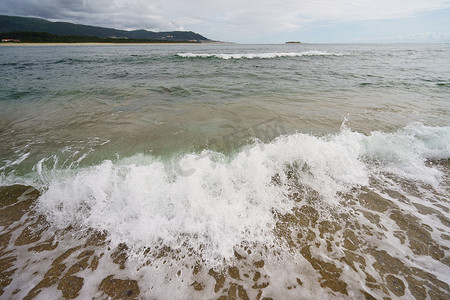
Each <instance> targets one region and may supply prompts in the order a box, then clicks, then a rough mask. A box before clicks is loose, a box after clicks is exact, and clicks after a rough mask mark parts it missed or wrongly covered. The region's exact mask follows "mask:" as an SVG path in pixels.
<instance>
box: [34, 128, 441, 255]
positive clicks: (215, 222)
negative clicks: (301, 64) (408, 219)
mask: <svg viewBox="0 0 450 300" xmlns="http://www.w3.org/2000/svg"><path fill="white" fill-rule="evenodd" d="M449 145H450V129H449V128H448V127H429V126H424V125H422V124H420V123H413V124H410V125H409V126H407V127H405V128H403V129H401V130H399V131H397V132H393V133H382V132H373V133H372V134H371V135H369V136H366V135H364V134H361V133H358V132H353V131H351V130H350V129H346V128H343V129H342V131H341V132H339V133H337V134H335V135H329V136H325V137H315V136H312V135H308V134H300V133H298V134H293V135H289V136H282V137H279V138H277V139H276V140H274V141H273V142H271V143H267V144H262V143H256V144H254V145H251V146H247V147H246V148H244V149H243V150H242V151H241V152H239V153H237V154H236V155H235V156H234V157H231V158H227V157H225V156H223V155H221V154H220V153H216V152H212V151H207V150H204V151H203V152H201V153H199V154H193V153H192V154H186V155H183V156H181V157H180V158H179V159H178V160H174V161H162V160H158V159H156V158H154V157H152V156H144V155H136V156H134V157H130V158H127V159H124V160H121V161H119V162H118V163H112V162H111V161H109V160H107V161H104V162H102V163H101V164H99V165H97V166H92V167H88V168H81V169H76V170H58V171H55V170H52V172H47V173H46V172H45V170H41V169H40V168H37V169H38V171H39V172H38V173H39V176H40V177H41V178H42V179H46V180H47V184H46V187H45V191H44V193H43V195H42V196H41V197H40V199H39V202H38V206H37V208H38V210H39V211H40V212H42V213H44V214H45V215H46V216H47V218H48V219H49V220H50V221H51V222H53V224H54V225H55V226H56V227H57V228H65V227H66V226H68V225H69V224H72V225H74V226H75V227H79V228H85V229H86V228H95V229H98V230H100V231H103V230H105V231H107V232H108V233H109V238H111V242H112V243H113V245H114V244H115V245H117V244H118V243H121V242H125V243H127V245H129V246H131V247H132V248H136V249H139V248H140V247H145V246H152V245H159V244H161V243H163V244H165V245H167V246H170V247H171V248H172V249H180V247H181V246H180V245H182V244H183V243H185V246H183V247H186V248H193V249H194V250H195V249H197V250H198V251H200V248H201V249H202V250H201V251H200V252H201V253H202V255H203V258H204V259H206V260H207V261H209V262H211V263H214V262H215V261H221V260H222V259H229V258H231V257H232V256H233V247H234V246H236V245H239V244H240V243H241V242H242V241H247V242H249V243H258V244H262V245H265V244H270V245H271V244H273V242H274V234H273V229H274V226H275V224H276V219H275V218H274V214H273V212H274V211H276V212H280V213H284V212H288V211H290V209H291V208H292V207H293V205H294V203H292V201H289V200H287V197H286V194H287V193H288V185H287V183H288V181H289V179H288V177H287V175H286V173H285V171H286V168H287V167H288V166H290V168H293V169H294V170H295V172H297V173H298V175H299V176H298V178H299V181H300V182H299V183H300V184H301V185H303V186H308V187H309V188H311V189H313V190H315V191H317V192H318V193H319V194H320V196H321V199H322V201H323V202H324V203H326V204H327V205H336V204H337V203H338V202H339V198H338V197H337V196H336V195H337V192H346V191H348V190H350V189H351V188H352V187H357V186H364V185H368V183H369V178H370V176H371V172H388V173H391V174H394V175H396V176H400V177H406V178H408V179H414V180H421V181H423V182H426V183H430V184H433V185H439V182H440V178H441V175H442V174H441V171H439V170H438V169H437V168H433V167H432V166H427V165H426V163H425V161H426V159H428V158H448V157H450V147H449ZM38 167H39V164H38ZM277 174H278V175H279V176H280V177H279V181H280V182H281V184H274V182H273V177H274V176H275V175H277Z"/></svg>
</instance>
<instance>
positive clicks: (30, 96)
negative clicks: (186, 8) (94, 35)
mask: <svg viewBox="0 0 450 300" xmlns="http://www.w3.org/2000/svg"><path fill="white" fill-rule="evenodd" d="M0 54H1V59H0V68H1V72H0V185H1V186H3V188H2V189H3V191H4V192H3V195H8V194H12V193H13V189H14V188H13V187H14V186H16V185H18V184H19V185H24V186H27V187H28V186H30V187H33V188H35V189H37V190H38V191H39V194H37V196H35V198H36V199H35V200H33V203H32V204H31V205H30V206H29V208H27V209H26V210H25V211H24V212H23V213H24V215H23V217H20V218H18V219H15V221H14V222H9V223H8V222H7V221H3V222H2V224H1V225H2V227H0V228H1V230H2V231H1V233H2V234H3V236H4V237H8V239H7V240H6V242H5V244H4V247H3V250H2V251H3V253H2V257H4V258H5V259H6V260H8V259H9V261H13V263H11V264H10V265H7V266H6V265H5V266H6V267H5V268H3V269H4V270H3V272H4V274H3V275H2V276H4V277H5V278H7V280H5V282H8V280H9V283H8V285H5V286H4V287H3V290H2V291H3V293H4V296H6V297H7V298H17V299H19V298H23V297H25V296H28V297H32V296H36V297H37V298H39V297H41V298H42V299H44V298H46V297H51V298H60V297H63V296H64V297H66V298H70V297H76V296H78V297H79V298H80V299H83V298H86V297H87V298H93V297H94V298H99V299H102V298H104V297H108V296H112V297H113V296H114V291H111V290H108V288H107V286H108V284H107V283H108V282H109V283H110V285H112V286H114V285H120V284H122V285H123V284H125V283H126V284H128V285H130V284H131V283H130V282H133V285H132V286H133V287H134V288H128V289H126V291H125V292H127V293H128V294H127V295H125V296H126V297H131V298H133V297H140V298H143V299H149V298H156V299H193V298H198V299H217V298H220V297H221V296H223V297H228V298H241V299H246V297H249V298H250V299H263V298H265V297H267V298H269V297H270V298H273V299H311V298H314V297H323V298H330V299H334V298H364V297H368V298H370V297H375V298H380V297H386V296H388V297H393V298H396V297H406V298H411V297H415V298H417V299H421V298H425V297H427V296H429V297H431V298H432V299H433V298H436V299H437V298H439V297H444V298H445V297H448V295H449V294H450V290H449V286H448V282H449V281H450V275H449V274H450V268H449V266H450V259H449V254H450V252H449V247H450V242H449V240H450V233H449V226H450V220H449V208H450V205H449V197H448V194H449V163H448V162H449V158H450V122H449V120H450V117H449V115H450V46H449V45H448V44H400V45H396V44H385V45H375V44H367V45H365V44H355V45H312V44H311V45H309V44H295V45H234V44H205V45H203V44H202V45H196V44H193V45H117V46H110V45H99V46H83V45H73V46H56V45H54V46H15V47H0ZM8 186H9V188H8ZM8 189H9V190H8ZM30 191H31V190H28V193H30ZM4 197H6V196H4ZM5 199H6V198H5ZM20 199H26V193H25V194H24V195H22V198H19V200H20ZM0 201H2V200H0ZM3 201H4V202H5V201H6V200H3ZM23 201H25V200H22V202H23ZM5 203H6V202H5ZM8 203H9V202H8ZM3 206H4V208H3V210H4V214H6V211H7V210H8V209H9V210H8V214H10V213H11V211H12V209H13V208H12V206H11V205H10V204H3ZM5 216H6V215H5ZM5 218H6V217H5ZM5 220H6V219H5ZM21 226H22V227H21ZM27 226H28V227H27ZM27 228H28V229H27ZM26 230H28V231H26ZM24 232H25V233H24ZM30 232H31V233H30ZM27 234H28V236H30V238H29V239H28V240H26V239H25V238H24V236H27ZM33 236H34V238H33ZM92 239H94V240H96V241H97V242H94V243H92ZM24 240H26V241H24ZM43 245H44V246H45V247H44V246H43ZM40 246H41V247H40ZM47 246H48V247H47ZM39 247H40V248H39ZM46 247H47V248H48V249H44V248H46ZM83 251H84V252H83ZM83 253H86V254H85V255H84V254H83ZM61 255H62V256H61ZM83 257H84V258H83ZM86 257H87V258H86ZM83 259H84V260H83ZM94 261H96V264H95V263H94ZM55 262H57V264H56V265H57V266H62V265H64V268H62V267H61V269H62V271H61V272H59V273H58V272H56V275H54V274H53V273H52V272H54V270H53V269H52V267H54V266H55ZM88 264H89V266H90V267H87V266H88ZM71 265H72V267H71V268H69V267H70V266H71ZM77 265H78V266H80V267H78V269H77V268H74V267H73V266H77ZM93 265H95V267H94V266H93ZM75 269H76V270H75ZM52 270H53V271H52ZM74 270H75V271H74ZM52 274H53V275H52ZM110 275H112V276H113V278H115V279H114V280H119V281H114V280H113V281H111V278H112V277H108V276H110ZM51 276H53V277H51ZM50 277H51V278H53V279H52V280H50V279H48V278H50ZM75 277H76V278H80V279H76V278H75ZM74 278H75V279H74ZM108 278H109V279H108ZM46 280H47V281H46ZM70 280H72V281H70ZM105 280H106V281H105ZM108 280H109V281H108ZM120 280H129V281H127V282H125V281H120ZM68 282H69V283H70V282H77V283H80V282H81V285H80V284H78V285H77V286H79V288H78V289H76V291H75V292H74V293H73V294H70V293H69V292H67V290H66V288H65V286H64V283H68ZM105 282H106V283H105ZM124 282H125V283H124ZM136 286H138V287H139V288H138V290H139V292H138V293H137V288H136ZM69 295H71V296H69ZM125 296H124V297H125Z"/></svg>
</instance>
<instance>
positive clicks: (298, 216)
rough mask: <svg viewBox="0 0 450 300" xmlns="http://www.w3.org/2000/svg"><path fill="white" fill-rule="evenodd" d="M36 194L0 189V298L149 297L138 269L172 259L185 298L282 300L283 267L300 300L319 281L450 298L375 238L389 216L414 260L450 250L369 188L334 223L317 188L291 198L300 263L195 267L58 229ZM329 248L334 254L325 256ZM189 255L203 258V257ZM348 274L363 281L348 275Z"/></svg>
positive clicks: (240, 257)
mask: <svg viewBox="0 0 450 300" xmlns="http://www.w3.org/2000/svg"><path fill="white" fill-rule="evenodd" d="M274 181H276V178H274ZM385 192H386V193H388V194H391V196H392V197H397V199H398V200H399V201H401V202H408V201H409V200H408V199H405V198H404V197H402V196H401V195H400V194H398V193H397V194H396V192H395V191H388V190H386V191H385ZM38 197H39V192H38V191H37V190H35V189H34V188H32V187H27V186H20V185H16V186H10V187H1V188H0V199H1V200H0V226H1V228H2V229H1V235H0V295H3V297H6V298H8V299H16V298H17V299H19V298H23V299H33V298H34V297H36V296H38V295H40V296H42V295H53V296H55V295H57V297H62V298H64V299H73V298H77V297H80V299H82V298H85V297H89V298H92V299H105V298H107V297H111V298H112V299H145V298H146V295H147V293H146V292H148V291H149V290H152V289H157V286H154V285H152V284H155V283H154V282H149V280H148V278H146V277H145V276H142V273H139V272H140V270H143V269H145V268H152V267H155V266H156V268H158V265H159V266H161V267H163V266H164V265H165V264H166V262H167V264H168V263H169V262H171V264H170V267H171V268H172V270H178V271H174V272H173V273H172V274H167V277H166V280H169V281H170V280H177V278H179V277H180V276H181V274H183V276H182V277H183V278H189V281H184V282H183V280H181V281H180V284H181V285H185V287H186V288H187V290H188V291H189V294H186V297H187V298H191V297H195V298H207V299H277V293H279V292H280V290H279V284H278V287H277V288H278V291H277V290H273V289H271V285H277V283H276V281H277V278H271V276H270V274H271V272H270V268H273V266H274V265H275V266H276V265H277V264H279V266H280V267H283V266H284V267H285V268H286V266H291V267H292V270H289V269H286V277H287V278H289V282H290V284H284V289H285V290H286V291H288V292H289V293H290V294H291V295H296V293H297V295H298V298H299V299H306V298H307V297H305V295H316V294H317V293H318V291H317V290H314V289H313V288H314V286H311V281H316V287H317V286H320V288H321V289H322V292H325V293H326V294H328V296H329V297H330V298H349V299H350V298H358V299H381V298H383V299H396V298H398V297H403V296H405V297H407V298H408V295H409V297H410V296H413V297H414V298H416V299H426V298H427V297H429V298H431V299H448V297H449V295H450V287H449V285H448V283H447V282H444V281H442V280H439V279H438V278H437V276H435V275H434V274H432V273H430V272H427V271H426V270H425V269H424V268H420V267H417V266H411V265H410V264H409V263H408V261H409V259H410V258H408V257H407V256H406V257H400V258H399V257H395V256H393V255H392V254H390V253H388V252H387V251H385V250H380V249H378V248H377V247H375V246H374V244H373V243H371V242H370V241H371V240H372V239H377V238H381V235H383V234H388V232H387V229H386V228H385V227H384V225H383V223H382V222H380V215H381V214H385V215H387V216H389V218H390V219H391V220H393V221H394V222H395V223H396V224H397V225H398V228H399V229H400V230H398V231H396V232H395V233H394V235H395V236H396V237H397V238H398V239H399V240H400V241H401V243H402V244H404V243H408V242H409V248H410V249H411V250H412V251H413V253H414V254H416V255H418V256H429V257H431V258H432V259H434V260H436V261H440V262H442V263H443V264H445V265H447V266H450V258H449V257H448V256H445V252H448V250H449V249H448V247H445V246H443V245H440V244H438V243H437V242H436V241H435V240H434V239H433V238H432V236H431V234H430V232H431V230H432V229H431V228H429V226H426V225H424V224H422V223H421V221H420V219H419V218H417V217H415V216H413V215H411V214H409V213H407V212H404V211H402V210H401V209H400V208H399V207H398V206H397V205H396V204H395V203H394V202H392V201H390V200H387V199H385V198H383V197H381V196H380V195H379V194H377V193H375V192H373V191H371V190H370V189H368V188H363V190H362V191H361V193H360V194H359V197H358V198H356V199H355V198H352V197H350V195H348V201H349V202H348V204H349V205H350V206H355V207H357V206H359V207H360V208H358V209H357V210H355V211H354V213H355V214H356V215H357V216H358V217H357V218H355V216H354V215H351V214H342V213H341V214H340V215H338V216H335V217H336V218H333V217H331V218H328V219H326V218H323V214H322V212H321V211H320V209H318V208H317V207H316V203H317V202H316V200H317V199H315V195H314V192H312V193H311V192H310V193H309V192H308V191H307V190H305V189H295V190H293V192H292V194H291V195H289V197H290V200H291V201H296V202H298V203H302V205H299V206H297V208H295V209H293V211H292V213H288V214H285V215H278V216H277V218H278V220H279V221H278V223H277V226H276V228H275V231H276V233H277V236H278V237H279V239H280V243H285V244H286V246H287V247H288V248H289V249H290V251H291V252H292V257H293V258H294V257H295V259H296V261H286V257H284V258H281V257H280V262H277V261H276V260H277V258H276V257H277V253H274V255H273V256H272V257H273V259H274V261H267V257H268V256H267V253H269V252H270V251H271V250H270V249H267V248H266V249H265V250H263V249H261V248H260V247H258V245H245V244H243V245H241V246H240V247H236V248H235V252H234V256H235V260H234V261H233V262H232V263H226V264H223V265H222V266H220V267H215V268H210V267H209V266H208V264H207V263H205V262H204V261H202V258H201V257H198V259H197V260H196V261H197V263H196V264H195V265H185V264H184V263H183V260H182V259H180V258H177V252H176V251H173V250H172V249H170V248H167V247H164V245H161V247H160V248H158V247H157V248H156V249H146V250H145V251H144V252H145V257H146V260H145V261H142V260H141V261H136V259H134V258H132V257H131V258H130V257H129V254H130V249H129V248H128V246H127V245H124V244H119V245H118V246H116V247H112V246H111V245H109V244H108V242H107V240H108V239H107V234H106V233H99V232H95V231H89V232H84V233H82V234H81V235H80V233H79V232H77V231H76V230H75V229H74V228H71V227H68V228H66V229H65V230H64V231H59V232H57V231H56V232H55V231H54V230H52V228H51V224H49V223H47V221H46V220H45V216H42V215H38V214H36V212H35V211H34V210H33V204H34V203H35V201H36V199H37V198H38ZM413 205H415V204H413ZM416 207H417V208H418V210H419V211H420V213H421V214H424V215H427V214H435V215H436V216H437V217H438V218H439V219H440V220H441V222H442V233H441V235H442V237H443V238H444V239H445V240H450V235H448V227H449V226H450V220H448V219H447V218H446V217H445V215H444V214H443V213H441V212H439V211H438V210H437V209H435V208H432V207H427V206H424V205H420V204H417V205H416ZM362 219H364V222H361V220H362ZM337 220H339V221H337ZM357 220H360V221H357ZM366 221H367V222H366ZM324 248H326V251H325V253H327V255H326V256H323V253H322V254H321V253H320V251H319V250H320V249H324ZM263 252H266V254H264V253H263ZM191 255H194V256H195V255H196V254H195V251H192V252H191ZM177 261H178V262H179V265H176V264H177ZM99 265H101V268H99ZM299 267H300V269H299ZM349 269H351V270H350V271H354V273H355V274H359V275H360V277H359V278H357V277H356V278H348V277H346V276H343V274H344V272H343V271H344V270H346V272H347V273H348V270H349ZM186 275H188V276H187V277H186ZM83 288H84V289H83ZM327 298H328V297H327Z"/></svg>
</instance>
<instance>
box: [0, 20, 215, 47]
mask: <svg viewBox="0 0 450 300" xmlns="http://www.w3.org/2000/svg"><path fill="white" fill-rule="evenodd" d="M0 40H1V41H2V43H19V42H24V43H208V42H214V41H212V40H209V39H208V38H206V37H204V36H202V35H200V34H198V33H195V32H192V31H167V32H153V31H148V30H133V31H127V30H118V29H113V28H105V27H97V26H89V25H80V24H72V23H67V22H51V21H48V20H45V19H40V18H28V17H15V16H4V15H0Z"/></svg>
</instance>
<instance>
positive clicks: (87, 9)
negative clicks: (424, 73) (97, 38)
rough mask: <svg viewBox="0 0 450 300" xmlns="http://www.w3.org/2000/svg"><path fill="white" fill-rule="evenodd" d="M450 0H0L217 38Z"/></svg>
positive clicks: (83, 19)
mask: <svg viewBox="0 0 450 300" xmlns="http://www.w3.org/2000/svg"><path fill="white" fill-rule="evenodd" d="M449 7H450V2H448V0H357V1H356V0H334V1H332V0H315V1H311V0H284V1H275V0H247V1H242V0H228V1H226V0H225V1H224V0H191V1H181V0H150V1H147V0H2V1H1V3H0V11H2V13H3V14H9V15H22V16H37V17H43V18H47V19H51V20H63V21H69V22H75V23H83V24H89V25H98V26H107V27H114V28H118V29H141V28H142V29H148V30H154V31H164V30H182V29H188V30H194V31H198V32H200V33H202V34H204V35H206V36H208V37H210V38H213V39H223V40H233V38H234V37H236V36H239V35H241V36H242V35H245V36H249V37H253V38H254V39H258V37H262V36H265V35H266V36H267V35H270V34H274V33H279V32H289V31H298V30H300V29H302V28H305V27H307V26H308V25H309V24H313V23H315V22H350V21H370V20H380V19H396V18H410V17H413V16H415V15H416V14H418V13H423V12H426V11H433V10H438V9H445V8H449Z"/></svg>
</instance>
